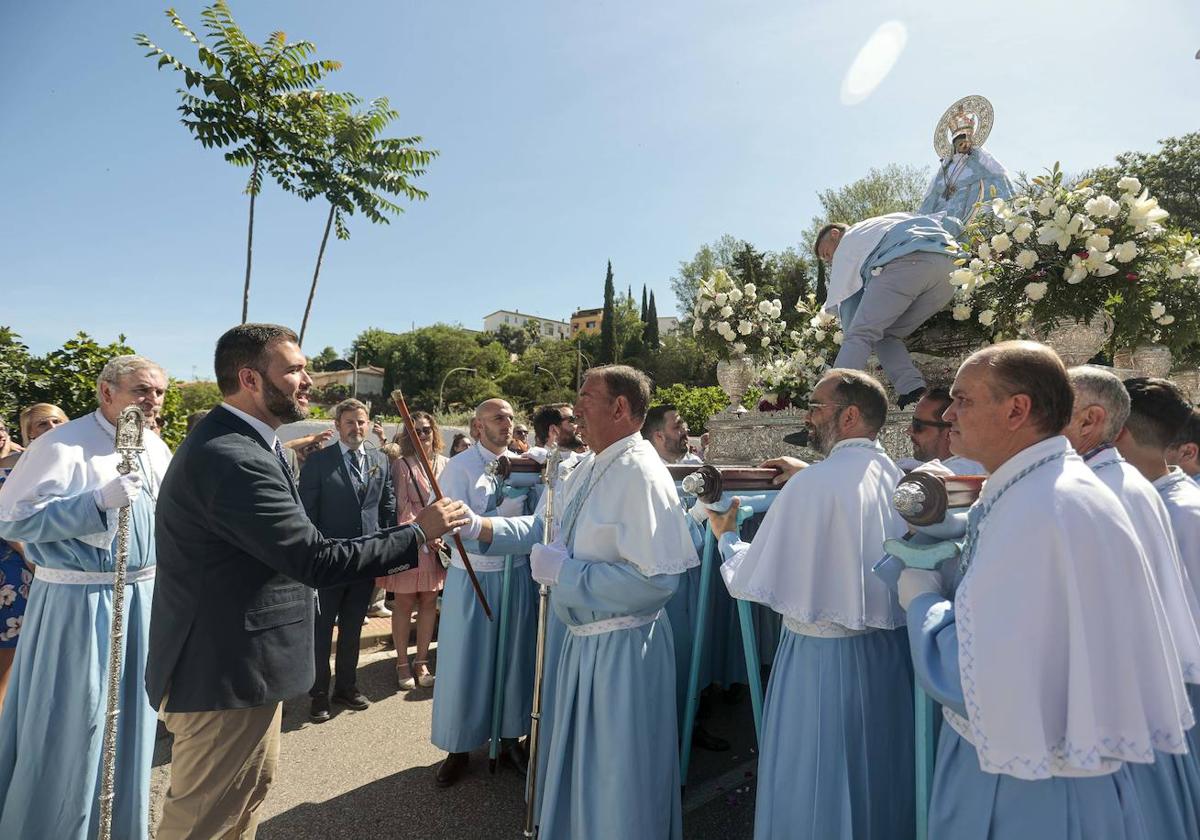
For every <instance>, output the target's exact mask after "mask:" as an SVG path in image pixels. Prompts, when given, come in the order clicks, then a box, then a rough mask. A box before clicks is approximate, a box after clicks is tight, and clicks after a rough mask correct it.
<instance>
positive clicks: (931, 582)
mask: <svg viewBox="0 0 1200 840" xmlns="http://www.w3.org/2000/svg"><path fill="white" fill-rule="evenodd" d="M926 592H936V593H937V594H939V595H941V594H943V592H942V575H941V573H940V572H937V571H933V570H928V569H905V570H904V571H903V572H901V573H900V580H899V582H898V583H897V586H896V594H897V595H899V596H900V608H901V609H904V610H907V609H908V605H909V604H911V603H912V600H913V598H916V597H917V596H918V595H924V594H925V593H926Z"/></svg>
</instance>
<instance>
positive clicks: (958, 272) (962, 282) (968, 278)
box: [950, 268, 975, 286]
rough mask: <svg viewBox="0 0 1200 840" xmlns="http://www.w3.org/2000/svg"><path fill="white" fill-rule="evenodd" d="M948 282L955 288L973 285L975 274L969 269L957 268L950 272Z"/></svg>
mask: <svg viewBox="0 0 1200 840" xmlns="http://www.w3.org/2000/svg"><path fill="white" fill-rule="evenodd" d="M950 282H951V283H953V284H954V285H955V286H973V285H975V272H973V271H971V269H969V268H959V269H955V270H954V271H951V272H950Z"/></svg>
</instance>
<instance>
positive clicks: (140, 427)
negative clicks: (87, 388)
mask: <svg viewBox="0 0 1200 840" xmlns="http://www.w3.org/2000/svg"><path fill="white" fill-rule="evenodd" d="M145 429H146V416H145V415H144V414H143V413H142V410H141V409H140V408H138V407H137V406H136V405H131V406H129V407H127V408H126V409H125V410H124V411H122V412H121V416H120V417H118V418H117V434H116V439H115V440H114V441H113V445H114V447H115V448H116V450H117V454H119V455H120V456H121V462H120V463H119V464H118V465H117V472H119V473H120V474H121V475H129V474H130V473H131V472H134V471H136V470H137V468H138V455H139V454H140V453H141V452H142V451H143V450H144V449H145V447H144V446H143V445H142V434H143V433H144V431H145ZM129 512H130V505H126V506H125V507H123V508H121V511H120V513H118V514H117V554H116V558H115V561H116V562H115V569H114V574H113V601H112V623H111V624H110V626H109V634H108V636H109V641H108V686H107V690H106V692H105V693H106V698H105V699H106V701H107V702H106V708H105V712H104V740H103V746H102V748H101V753H100V825H99V826H98V827H97V830H96V836H97V838H99V840H110V838H111V837H112V812H113V796H114V786H115V784H116V772H117V719H118V717H119V716H120V714H121V708H120V693H121V672H122V667H121V663H122V660H123V659H124V658H125V575H126V570H127V569H128V567H129V530H130V527H131V525H130V522H129Z"/></svg>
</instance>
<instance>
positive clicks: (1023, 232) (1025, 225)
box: [1013, 222, 1033, 242]
mask: <svg viewBox="0 0 1200 840" xmlns="http://www.w3.org/2000/svg"><path fill="white" fill-rule="evenodd" d="M1032 233H1033V225H1031V224H1029V222H1021V224H1019V225H1017V226H1016V227H1015V228H1014V229H1013V239H1015V240H1016V241H1017V242H1024V241H1025V240H1026V239H1028V238H1029V235H1030V234H1032Z"/></svg>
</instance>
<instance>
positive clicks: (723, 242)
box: [671, 234, 743, 320]
mask: <svg viewBox="0 0 1200 840" xmlns="http://www.w3.org/2000/svg"><path fill="white" fill-rule="evenodd" d="M742 244H743V243H742V241H741V240H740V239H736V238H735V237H733V236H730V235H729V234H725V235H724V236H722V237H721V238H720V239H718V240H717V241H716V242H713V243H712V244H711V245H702V246H701V247H700V250H699V251H697V252H696V255H695V256H694V257H692V258H691V259H690V260H685V261H683V262H681V263H679V271H678V272H677V273H676V274H675V276H674V277H672V278H671V291H672V292H674V293H675V300H676V301H677V303H678V306H679V311H680V313H682V314H683V316H684V319H685V320H686V319H690V318H691V315H692V307H693V306H694V305H695V303H696V292H697V290H698V289H699V288H700V283H701V281H703V280H704V278H706V277H708V275H710V274H712V273H713V272H714V271H716V270H717V269H718V268H724V269H726V270H729V269H731V268H732V267H733V261H734V257H735V256H736V254H737V252H738V251H739V250H741V248H742Z"/></svg>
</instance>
